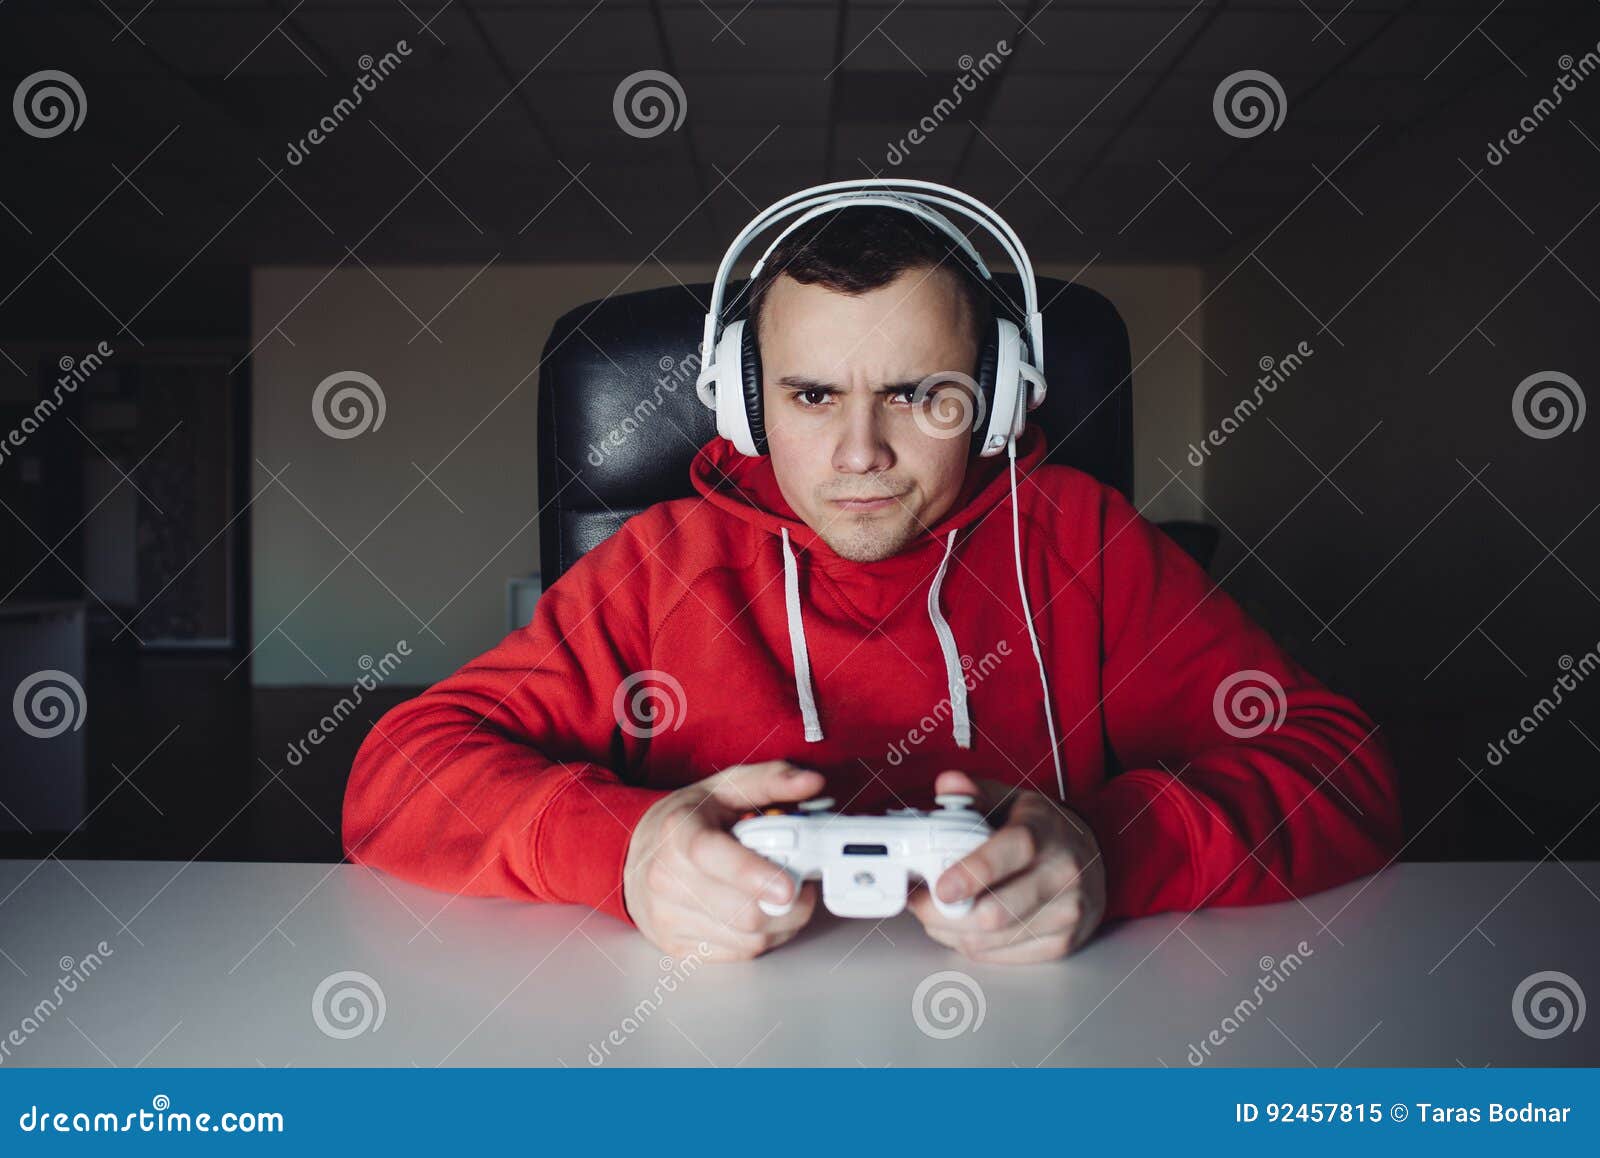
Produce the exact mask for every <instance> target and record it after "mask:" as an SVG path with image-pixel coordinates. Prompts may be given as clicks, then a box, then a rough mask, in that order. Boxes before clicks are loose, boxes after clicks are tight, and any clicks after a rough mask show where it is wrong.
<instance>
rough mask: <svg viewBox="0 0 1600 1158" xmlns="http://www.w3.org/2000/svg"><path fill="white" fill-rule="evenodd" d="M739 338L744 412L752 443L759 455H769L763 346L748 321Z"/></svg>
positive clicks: (743, 324)
mask: <svg viewBox="0 0 1600 1158" xmlns="http://www.w3.org/2000/svg"><path fill="white" fill-rule="evenodd" d="M740 325H741V326H742V327H743V331H742V333H741V334H740V336H739V370H740V375H741V378H742V382H741V385H742V387H743V394H744V412H745V414H746V415H747V416H748V421H749V423H750V442H751V444H752V445H753V446H754V447H755V451H756V453H757V454H766V453H767V427H766V422H765V418H766V411H765V397H764V395H763V393H762V376H761V346H760V344H759V343H757V341H756V328H755V327H754V326H753V325H751V324H750V322H749V321H748V320H746V321H744V322H741V323H740Z"/></svg>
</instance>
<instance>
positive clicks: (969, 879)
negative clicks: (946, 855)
mask: <svg viewBox="0 0 1600 1158" xmlns="http://www.w3.org/2000/svg"><path fill="white" fill-rule="evenodd" d="M934 792H935V793H936V794H939V795H943V794H944V793H947V792H948V793H961V794H964V795H968V796H972V797H974V802H973V807H974V808H975V809H977V810H978V811H979V812H981V813H984V814H985V815H987V816H988V817H989V823H990V824H995V825H997V827H996V828H995V830H994V835H993V836H991V837H990V838H989V839H988V840H986V841H984V842H983V844H981V845H979V846H978V847H977V848H975V849H973V850H972V851H971V852H970V853H968V854H967V855H966V856H965V857H963V858H962V859H961V860H959V861H957V862H956V863H955V864H953V865H951V866H950V867H949V868H948V869H946V870H945V871H944V873H943V874H942V875H941V876H940V877H939V881H938V888H939V897H940V899H942V900H946V901H959V900H961V899H962V898H963V897H973V898H975V900H974V902H973V906H972V909H971V911H969V912H968V913H967V915H966V916H964V917H956V918H948V917H943V916H941V915H940V914H939V910H938V909H936V908H934V905H933V898H932V897H930V896H929V895H928V887H927V886H926V885H920V886H918V888H917V889H916V891H915V892H913V893H912V894H911V897H910V899H909V900H908V902H907V907H908V908H910V910H911V911H912V912H913V913H915V914H916V917H917V919H918V920H919V921H921V922H922V925H923V928H925V929H926V930H927V931H928V936H930V937H932V938H933V939H934V940H935V941H938V942H939V943H940V944H941V945H948V946H949V947H950V948H952V949H955V950H957V951H958V952H960V953H962V954H963V955H965V956H966V957H969V958H971V959H972V960H973V961H982V962H988V963H994V964H1019V965H1021V964H1030V963H1033V962H1036V961H1052V960H1054V959H1055V958H1057V957H1063V956H1065V955H1066V954H1068V953H1071V952H1072V951H1074V950H1075V949H1077V948H1078V947H1079V946H1081V945H1083V944H1084V943H1085V942H1086V941H1088V940H1089V938H1090V937H1092V936H1093V935H1094V931H1095V929H1096V928H1097V927H1098V926H1099V924H1100V918H1101V917H1102V916H1104V914H1105V908H1106V874H1105V862H1104V861H1103V860H1101V858H1100V845H1099V843H1098V842H1097V841H1096V840H1095V838H1094V833H1092V832H1090V831H1089V826H1088V824H1086V823H1085V822H1084V820H1083V818H1082V817H1080V816H1078V815H1077V814H1076V813H1074V812H1071V811H1070V810H1068V809H1065V808H1063V807H1061V805H1059V804H1057V803H1056V802H1055V801H1053V800H1051V799H1050V798H1049V797H1048V796H1044V795H1042V794H1040V793H1038V792H1030V791H1024V790H1021V789H1018V788H1016V787H1015V786H1013V785H1008V784H1002V783H1000V782H999V781H995V780H975V779H973V778H972V777H970V776H968V775H967V774H966V773H964V772H941V773H939V775H938V778H937V779H935V780H934Z"/></svg>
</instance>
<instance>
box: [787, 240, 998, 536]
mask: <svg viewBox="0 0 1600 1158" xmlns="http://www.w3.org/2000/svg"><path fill="white" fill-rule="evenodd" d="M759 337H760V343H761V365H762V372H763V378H764V382H763V388H762V397H763V400H764V414H765V420H766V422H765V424H766V431H767V446H768V450H769V453H770V454H771V457H772V468H773V472H774V473H775V474H776V476H777V480H778V486H779V489H780V490H782V492H783V497H784V498H785V499H787V500H788V502H789V505H790V506H791V507H793V508H794V511H795V513H796V514H797V515H799V516H800V518H801V519H802V520H804V521H805V523H806V525H807V526H809V527H811V528H812V529H813V530H815V531H816V532H817V534H819V535H820V536H822V539H823V541H824V542H826V543H827V544H828V546H830V547H832V548H833V550H834V551H835V552H837V553H838V554H839V555H841V556H843V557H844V558H846V559H854V560H857V561H862V562H868V561H871V560H875V559H884V558H888V557H889V556H890V555H894V554H896V553H898V552H899V551H900V550H901V549H902V548H904V547H905V546H906V544H907V543H909V542H911V541H912V540H913V539H914V538H916V536H917V535H919V534H920V533H921V532H922V531H923V530H924V529H925V528H926V527H931V526H932V525H933V524H935V523H936V522H938V521H939V519H940V518H942V517H943V516H944V515H945V513H946V512H948V511H949V510H950V508H951V506H952V505H953V504H954V503H955V500H956V496H957V495H958V494H959V492H960V490H961V484H962V481H963V480H964V478H965V477H966V463H967V456H968V452H969V450H970V448H971V437H970V434H971V425H970V418H971V416H972V415H973V414H974V413H975V400H974V398H973V393H972V391H971V390H970V389H969V388H968V386H967V385H966V384H965V383H964V382H961V381H947V382H943V383H941V384H939V385H937V386H935V387H934V388H933V389H932V390H931V392H929V393H928V394H927V396H926V397H925V398H924V399H923V400H922V401H920V402H919V401H917V400H916V398H915V397H914V395H915V393H916V387H917V386H918V384H919V383H921V382H923V380H924V379H926V378H928V377H929V376H930V375H933V374H948V373H950V372H952V371H954V372H958V373H960V374H962V375H970V374H971V373H972V372H973V369H974V367H975V365H976V362H977V358H978V343H977V335H976V334H974V333H973V327H972V323H971V319H970V317H969V315H968V312H967V309H966V306H965V303H964V301H963V299H962V297H961V293H960V290H959V288H958V283H957V282H956V275H955V274H953V273H951V272H949V271H947V270H929V269H910V270H906V271H905V272H903V273H901V274H900V275H899V276H898V277H897V278H895V280H894V281H892V282H890V283H889V284H887V285H884V286H881V287H879V288H878V289H875V290H868V291H866V292H864V293H861V294H856V295H849V294H843V293H839V292H837V291H835V290H830V289H827V288H825V287H823V286H819V285H803V284H801V283H800V282H797V281H795V280H794V279H793V278H791V277H788V276H787V275H785V276H780V277H779V278H778V279H777V280H776V281H774V282H773V283H772V285H771V286H770V287H769V288H768V290H767V296H766V301H765V303H764V305H763V307H762V311H761V328H760V334H759ZM969 380H970V379H969ZM953 418H957V420H956V421H952V419H953Z"/></svg>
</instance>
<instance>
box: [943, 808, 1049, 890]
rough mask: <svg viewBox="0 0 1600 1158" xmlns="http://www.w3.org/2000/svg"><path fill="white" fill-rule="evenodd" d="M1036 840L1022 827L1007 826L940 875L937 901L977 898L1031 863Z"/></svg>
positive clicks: (1029, 830)
mask: <svg viewBox="0 0 1600 1158" xmlns="http://www.w3.org/2000/svg"><path fill="white" fill-rule="evenodd" d="M1038 848H1039V841H1038V838H1037V837H1036V836H1035V835H1034V832H1033V830H1032V829H1031V828H1029V827H1028V826H1027V825H1024V824H1006V825H1002V826H1001V827H1000V828H998V829H996V830H995V833H994V835H993V836H991V837H990V838H989V839H988V840H986V841H984V842H983V843H982V844H980V845H979V846H978V847H977V848H975V849H973V850H972V851H971V852H969V853H968V854H967V855H966V856H964V857H962V858H961V859H960V860H958V861H956V863H955V864H953V865H951V866H950V867H949V868H947V869H945V871H944V872H943V873H941V874H940V875H939V883H938V885H937V886H936V888H937V891H938V895H939V898H940V899H941V900H944V901H959V900H961V899H962V898H963V897H974V896H977V895H978V894H979V893H980V892H982V891H983V890H984V889H987V888H992V887H994V886H995V885H997V884H999V883H1000V882H1001V881H1003V880H1006V879H1007V878H1008V877H1012V876H1015V875H1016V874H1017V873H1019V872H1021V871H1022V870H1023V869H1025V868H1027V867H1028V866H1029V865H1030V864H1032V863H1033V859H1034V857H1035V856H1036V855H1037V853H1038Z"/></svg>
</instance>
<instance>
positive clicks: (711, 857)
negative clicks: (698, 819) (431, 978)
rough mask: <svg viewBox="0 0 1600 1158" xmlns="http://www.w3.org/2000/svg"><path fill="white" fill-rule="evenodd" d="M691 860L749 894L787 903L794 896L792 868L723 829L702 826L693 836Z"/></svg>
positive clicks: (689, 852) (776, 902) (710, 874)
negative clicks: (785, 866) (747, 844)
mask: <svg viewBox="0 0 1600 1158" xmlns="http://www.w3.org/2000/svg"><path fill="white" fill-rule="evenodd" d="M685 852H686V854H687V855H688V858H689V862H690V863H691V864H692V865H693V866H694V867H695V868H696V869H698V870H699V871H700V872H702V873H704V874H705V875H706V876H708V877H710V878H712V879H713V880H717V881H721V882H722V883H724V884H726V885H731V886H733V887H734V888H735V889H738V890H739V891H740V892H741V893H743V894H744V895H745V896H748V897H752V898H754V897H761V898H763V899H765V900H768V901H771V902H773V903H774V904H779V905H782V904H787V903H788V901H789V900H790V898H792V897H793V896H794V879H793V878H792V877H791V876H790V875H789V873H788V871H787V870H785V869H784V868H782V867H781V866H779V865H775V864H773V863H772V862H771V861H770V860H768V859H767V858H766V857H764V856H760V855H758V854H756V853H753V852H751V851H750V850H749V849H748V848H746V847H745V846H744V845H742V844H740V843H739V842H738V841H737V840H736V839H734V837H733V836H731V835H730V834H728V833H726V832H723V831H722V830H721V829H720V828H702V829H701V830H700V831H699V832H696V833H695V834H694V835H693V836H691V837H690V838H689V844H688V847H687V849H685Z"/></svg>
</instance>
